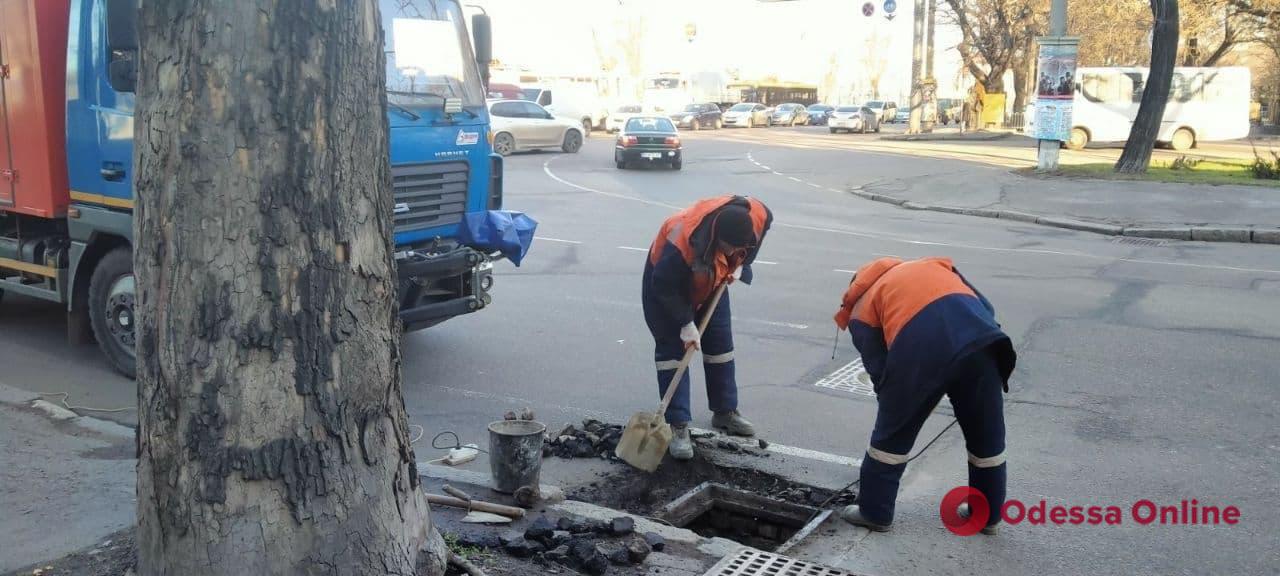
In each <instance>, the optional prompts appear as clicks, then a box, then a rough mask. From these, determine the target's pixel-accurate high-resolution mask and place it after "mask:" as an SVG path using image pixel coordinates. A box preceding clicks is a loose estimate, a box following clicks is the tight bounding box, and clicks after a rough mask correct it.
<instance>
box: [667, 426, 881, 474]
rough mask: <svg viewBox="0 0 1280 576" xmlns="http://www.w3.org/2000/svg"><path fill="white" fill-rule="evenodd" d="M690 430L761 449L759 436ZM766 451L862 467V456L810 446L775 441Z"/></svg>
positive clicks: (700, 434) (692, 432)
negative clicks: (834, 452) (850, 455)
mask: <svg viewBox="0 0 1280 576" xmlns="http://www.w3.org/2000/svg"><path fill="white" fill-rule="evenodd" d="M689 432H690V433H691V434H693V435H695V436H703V437H705V436H707V435H711V436H712V437H714V438H716V439H718V440H728V441H729V442H733V443H735V444H738V445H739V446H744V447H747V448H756V449H759V446H760V440H759V439H757V438H743V437H741V436H729V435H727V434H721V433H719V432H717V431H715V430H705V429H702V428H694V427H690V428H689ZM765 451H767V452H773V453H775V454H782V455H784V456H795V457H797V458H804V459H806V460H817V461H819V462H829V463H831V464H840V465H842V466H849V467H852V468H861V467H862V459H861V458H850V457H848V456H841V455H839V454H831V453H829V452H820V451H818V450H810V449H808V448H798V447H795V446H787V445H785V444H775V443H773V442H770V443H769V447H768V448H765Z"/></svg>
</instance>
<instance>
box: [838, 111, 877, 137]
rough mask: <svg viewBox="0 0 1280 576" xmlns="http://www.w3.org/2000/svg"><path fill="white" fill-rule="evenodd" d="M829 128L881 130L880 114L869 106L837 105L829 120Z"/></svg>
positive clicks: (850, 130) (839, 129) (857, 130)
mask: <svg viewBox="0 0 1280 576" xmlns="http://www.w3.org/2000/svg"><path fill="white" fill-rule="evenodd" d="M827 129H828V130H830V131H831V133H832V134H835V133H836V132H840V131H842V130H843V131H845V132H866V131H867V130H871V131H873V132H879V131H880V115H879V114H877V113H876V111H875V110H872V109H871V107H869V106H837V107H836V109H835V110H833V111H831V118H830V119H829V120H827Z"/></svg>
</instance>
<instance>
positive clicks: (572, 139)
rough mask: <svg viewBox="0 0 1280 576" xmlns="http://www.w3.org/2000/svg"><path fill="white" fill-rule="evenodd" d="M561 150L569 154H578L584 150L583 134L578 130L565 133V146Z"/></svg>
mask: <svg viewBox="0 0 1280 576" xmlns="http://www.w3.org/2000/svg"><path fill="white" fill-rule="evenodd" d="M560 149H561V150H564V151H565V152H568V153H569V154H577V153H578V151H579V150H581V149H582V134H581V133H579V132H578V131H577V130H569V131H568V132H565V133H564V144H562V145H561V146H560Z"/></svg>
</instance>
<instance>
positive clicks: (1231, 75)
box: [1027, 66, 1250, 151]
mask: <svg viewBox="0 0 1280 576" xmlns="http://www.w3.org/2000/svg"><path fill="white" fill-rule="evenodd" d="M1147 73H1148V69H1147V68H1114V67H1108V68H1079V69H1077V70H1076V76H1075V81H1076V85H1075V95H1074V97H1073V98H1072V116H1071V136H1070V140H1068V141H1067V142H1066V146H1067V147H1068V148H1070V149H1072V150H1079V149H1081V148H1084V147H1085V145H1087V144H1088V143H1090V142H1123V141H1125V140H1128V138H1129V130H1130V128H1131V127H1132V126H1133V120H1134V118H1135V117H1136V116H1137V114H1138V105H1139V103H1140V102H1141V101H1142V91H1143V88H1144V87H1145V86H1146V81H1147ZM1249 96H1250V78H1249V69H1248V68H1245V67H1241V66H1232V67H1223V68H1192V67H1186V68H1183V67H1179V68H1174V70H1173V83H1172V85H1171V87H1170V90H1169V103H1168V104H1167V105H1166V106H1165V110H1164V118H1163V120H1162V122H1161V126H1160V131H1159V133H1157V135H1156V141H1157V142H1159V143H1161V144H1165V145H1168V146H1169V147H1171V148H1173V149H1174V150H1179V151H1181V150H1188V149H1190V148H1192V147H1194V146H1195V145H1196V144H1197V143H1199V142H1212V141H1221V140H1235V139H1238V138H1245V137H1247V136H1248V135H1249ZM1033 106H1034V105H1033ZM1027 112H1028V114H1027V118H1028V119H1029V120H1030V119H1033V118H1034V117H1035V114H1034V109H1033V108H1032V107H1028V110H1027ZM1028 133H1031V131H1030V130H1029V131H1028Z"/></svg>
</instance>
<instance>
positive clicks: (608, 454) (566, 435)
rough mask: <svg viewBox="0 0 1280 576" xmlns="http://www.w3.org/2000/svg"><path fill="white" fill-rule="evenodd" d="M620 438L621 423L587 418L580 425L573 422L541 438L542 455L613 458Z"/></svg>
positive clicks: (615, 457)
mask: <svg viewBox="0 0 1280 576" xmlns="http://www.w3.org/2000/svg"><path fill="white" fill-rule="evenodd" d="M621 438H622V425H621V424H605V423H604V422H601V421H599V420H595V419H592V418H587V419H585V420H583V421H582V426H581V427H576V426H574V425H573V424H569V425H567V426H565V427H564V428H563V429H562V430H560V433H559V434H555V435H552V436H548V437H547V438H545V439H544V440H543V444H542V456H543V457H544V458H546V457H550V456H559V457H560V458H604V459H608V460H615V459H617V456H615V455H614V453H613V451H614V449H615V448H617V447H618V440H620V439H621Z"/></svg>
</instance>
